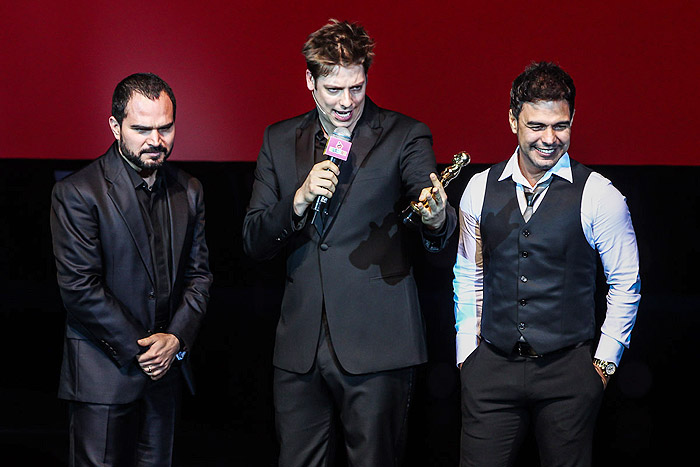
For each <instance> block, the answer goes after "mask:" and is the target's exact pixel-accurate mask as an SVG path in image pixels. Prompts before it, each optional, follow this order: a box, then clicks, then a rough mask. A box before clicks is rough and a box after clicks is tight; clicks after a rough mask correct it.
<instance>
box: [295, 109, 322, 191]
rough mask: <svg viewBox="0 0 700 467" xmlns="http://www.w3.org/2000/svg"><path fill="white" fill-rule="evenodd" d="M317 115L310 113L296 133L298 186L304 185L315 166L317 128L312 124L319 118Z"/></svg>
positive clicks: (314, 112) (313, 112)
mask: <svg viewBox="0 0 700 467" xmlns="http://www.w3.org/2000/svg"><path fill="white" fill-rule="evenodd" d="M316 115H317V114H316V111H315V110H314V111H312V112H309V114H308V116H307V117H306V118H305V119H304V120H303V121H302V123H301V125H300V126H299V128H297V131H296V146H295V149H294V157H295V161H296V169H297V186H301V184H302V183H304V180H306V176H307V175H309V172H311V168H312V167H313V165H314V136H315V135H314V133H315V131H314V129H315V128H316V126H315V125H312V124H311V122H313V119H314V118H318V117H317V116H316Z"/></svg>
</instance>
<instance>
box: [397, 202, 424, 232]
mask: <svg viewBox="0 0 700 467" xmlns="http://www.w3.org/2000/svg"><path fill="white" fill-rule="evenodd" d="M415 204H416V203H415V201H411V204H409V205H408V207H407V208H406V209H404V210H403V211H402V212H401V222H403V224H404V225H405V226H406V227H410V228H412V229H420V227H421V224H423V221H422V220H421V216H420V211H418V208H416V207H415Z"/></svg>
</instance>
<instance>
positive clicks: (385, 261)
mask: <svg viewBox="0 0 700 467" xmlns="http://www.w3.org/2000/svg"><path fill="white" fill-rule="evenodd" d="M317 120H318V115H317V113H316V110H313V111H311V112H309V113H307V114H305V115H301V116H299V117H296V118H292V119H289V120H285V121H282V122H279V123H276V124H274V125H271V126H270V127H268V128H267V129H266V131H265V136H264V141H263V145H262V149H261V150H260V155H259V156H258V162H257V168H256V171H255V182H254V185H253V194H252V198H251V201H250V206H249V208H248V212H247V214H246V218H245V221H244V227H243V238H244V248H245V250H246V252H247V253H248V254H249V255H251V256H252V257H254V258H257V259H266V258H270V257H272V256H274V255H276V254H279V253H282V254H284V255H285V257H286V264H287V282H286V287H285V293H284V298H283V302H282V310H281V316H280V320H279V323H278V326H277V335H276V343H275V352H274V365H275V366H277V367H279V368H282V369H285V370H289V371H293V372H298V373H305V372H307V371H308V370H310V368H311V366H312V364H313V362H314V358H315V353H316V345H317V342H318V337H319V331H320V326H321V310H322V306H323V304H324V302H325V308H326V314H327V319H328V326H329V331H330V335H331V340H332V342H333V346H334V350H335V352H336V355H337V357H338V359H339V361H340V364H341V365H342V367H343V368H344V369H345V370H347V371H348V372H350V373H355V374H360V373H369V372H375V371H383V370H388V369H396V368H403V367H407V366H411V365H416V364H419V363H422V362H425V361H426V360H427V351H426V344H425V336H424V324H423V319H422V315H421V312H420V308H419V303H418V292H417V289H416V284H415V281H414V278H413V274H412V267H411V264H410V261H409V255H408V250H409V249H412V248H420V243H419V235H416V234H409V232H408V231H407V229H406V228H405V227H404V226H403V225H402V224H401V221H400V219H399V217H398V214H399V213H400V211H401V210H402V209H403V208H405V207H406V205H407V204H408V202H409V201H410V200H413V199H417V198H418V196H419V194H420V191H421V189H422V188H425V187H428V186H431V182H430V178H429V175H430V173H431V172H435V156H434V154H433V151H432V136H431V134H430V130H429V129H428V127H427V126H426V125H424V124H422V123H420V122H418V121H416V120H413V119H411V118H409V117H406V116H404V115H401V114H399V113H396V112H391V111H388V110H384V109H381V108H379V107H377V106H376V105H375V104H374V103H372V101H371V100H369V99H367V101H366V103H365V109H364V112H363V115H362V117H361V119H360V121H359V122H358V124H357V126H356V128H355V130H354V134H353V140H352V149H351V154H350V160H349V162H348V163H345V164H344V165H343V166H342V167H341V180H342V179H344V177H343V176H342V175H343V174H342V172H343V171H348V170H350V171H351V174H350V177H348V179H347V181H346V182H345V183H339V185H338V186H337V187H336V191H335V194H334V195H333V199H332V201H331V203H332V204H331V206H330V212H329V216H328V218H327V220H326V224H325V225H326V227H325V229H324V231H323V233H322V234H319V233H318V232H317V230H316V229H315V228H314V226H313V225H311V223H310V222H305V223H304V222H301V223H299V224H295V222H294V218H293V215H292V213H293V208H292V201H293V198H294V193H295V192H296V190H297V189H298V188H299V187H300V186H301V184H302V183H303V181H304V180H305V178H306V176H307V175H308V173H309V171H310V170H311V168H312V166H313V164H314V137H315V132H316V129H317V128H318V125H317V123H316V122H317ZM308 211H310V209H309V210H307V213H308ZM455 225H456V215H455V212H454V209H453V208H451V207H448V211H447V223H446V225H445V228H444V229H442V233H441V235H440V236H438V237H436V238H430V237H429V234H428V233H426V232H424V231H423V232H422V234H423V235H422V237H423V240H424V242H425V244H426V247H428V248H429V249H432V250H434V251H437V250H439V249H441V248H442V247H443V246H444V245H445V243H446V241H447V238H448V237H449V236H450V235H451V234H452V232H453V231H454V227H455ZM410 237H414V238H410Z"/></svg>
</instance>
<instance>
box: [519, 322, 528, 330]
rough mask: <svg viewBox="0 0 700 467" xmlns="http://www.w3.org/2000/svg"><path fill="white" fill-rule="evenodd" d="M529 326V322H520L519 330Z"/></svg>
mask: <svg viewBox="0 0 700 467" xmlns="http://www.w3.org/2000/svg"><path fill="white" fill-rule="evenodd" d="M526 327H527V324H525V323H523V322H520V323H518V330H519V331H523V330H524V329H525V328H526Z"/></svg>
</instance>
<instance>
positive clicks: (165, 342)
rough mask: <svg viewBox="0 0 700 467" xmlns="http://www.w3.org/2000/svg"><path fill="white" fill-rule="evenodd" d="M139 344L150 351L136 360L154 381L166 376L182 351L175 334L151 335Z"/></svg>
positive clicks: (138, 356) (140, 340) (139, 341)
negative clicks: (176, 356) (179, 351)
mask: <svg viewBox="0 0 700 467" xmlns="http://www.w3.org/2000/svg"><path fill="white" fill-rule="evenodd" d="M137 343H138V344H139V345H140V346H141V347H148V350H146V351H145V352H144V353H142V354H139V355H137V356H136V360H137V361H138V363H139V366H140V367H141V369H142V370H143V372H144V373H146V374H147V375H148V376H149V377H150V378H151V379H152V380H153V381H156V380H159V379H160V378H162V377H163V376H165V374H166V373H167V372H168V370H169V369H170V366H171V365H172V364H173V360H174V359H175V354H177V352H178V350H179V349H180V340H179V339H178V338H177V337H175V336H174V335H173V334H166V333H156V334H151V335H150V336H148V337H144V338H143V339H139V340H138V341H137Z"/></svg>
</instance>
